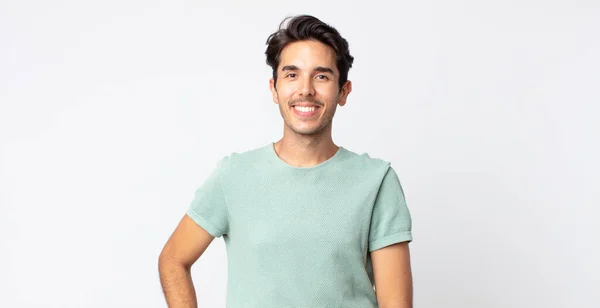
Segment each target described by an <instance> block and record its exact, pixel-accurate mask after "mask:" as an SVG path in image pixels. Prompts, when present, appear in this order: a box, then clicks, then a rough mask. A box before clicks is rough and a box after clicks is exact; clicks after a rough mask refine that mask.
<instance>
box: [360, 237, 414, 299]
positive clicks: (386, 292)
mask: <svg viewBox="0 0 600 308" xmlns="http://www.w3.org/2000/svg"><path fill="white" fill-rule="evenodd" d="M408 244H409V242H401V243H397V244H393V245H390V246H387V247H384V248H381V249H378V250H374V251H372V252H371V253H370V254H371V261H372V264H373V277H374V280H375V291H376V294H377V302H378V304H379V307H381V308H385V307H394V308H412V297H413V283H412V270H411V265H410V251H409V247H408Z"/></svg>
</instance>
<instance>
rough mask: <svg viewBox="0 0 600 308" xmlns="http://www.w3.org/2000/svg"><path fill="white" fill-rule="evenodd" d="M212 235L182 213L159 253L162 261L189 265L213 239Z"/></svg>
mask: <svg viewBox="0 0 600 308" xmlns="http://www.w3.org/2000/svg"><path fill="white" fill-rule="evenodd" d="M213 239H214V236H212V235H211V234H210V233H208V232H207V231H206V230H204V229H203V228H202V227H200V226H199V225H198V224H197V223H195V222H194V221H193V220H192V219H191V218H190V217H189V216H188V215H184V216H183V218H182V219H181V221H180V222H179V224H178V225H177V227H176V228H175V231H173V233H172V234H171V236H170V237H169V240H168V241H167V243H166V244H165V247H164V248H163V250H162V251H161V253H160V259H161V260H163V261H168V262H174V263H176V264H179V265H182V266H185V267H188V268H189V267H191V266H192V265H193V264H194V262H196V260H198V258H200V256H201V255H202V254H203V253H204V251H205V250H206V248H208V246H209V245H210V243H211V242H212V241H213Z"/></svg>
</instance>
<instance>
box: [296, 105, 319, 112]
mask: <svg viewBox="0 0 600 308" xmlns="http://www.w3.org/2000/svg"><path fill="white" fill-rule="evenodd" d="M294 108H296V110H298V111H300V112H313V111H315V109H316V107H314V106H312V107H304V106H294Z"/></svg>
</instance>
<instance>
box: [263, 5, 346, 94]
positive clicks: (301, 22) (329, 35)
mask: <svg viewBox="0 0 600 308" xmlns="http://www.w3.org/2000/svg"><path fill="white" fill-rule="evenodd" d="M286 22H287V24H286ZM286 26H287V27H286ZM304 40H316V41H319V42H321V43H323V44H325V45H328V46H330V47H331V48H333V50H335V54H336V65H337V68H338V71H339V72H340V79H339V82H338V84H339V87H340V90H341V88H342V86H343V85H344V84H345V83H346V81H347V80H348V71H349V70H350V68H351V67H352V63H353V62H354V57H352V56H351V55H350V51H349V49H348V42H347V41H346V39H344V38H343V37H342V36H341V35H340V33H339V32H338V31H337V30H336V29H335V28H333V27H332V26H329V25H327V24H326V23H324V22H322V21H321V20H319V19H318V18H316V17H314V16H310V15H299V16H295V17H287V18H285V19H284V20H283V21H282V22H281V24H279V30H277V31H276V32H274V33H273V34H271V35H270V36H269V38H268V39H267V50H266V51H265V55H266V56H267V64H268V65H269V66H271V68H272V69H273V79H274V80H275V82H277V68H278V67H279V61H280V55H281V51H282V50H283V48H284V47H285V46H287V45H288V44H290V43H293V42H297V41H304Z"/></svg>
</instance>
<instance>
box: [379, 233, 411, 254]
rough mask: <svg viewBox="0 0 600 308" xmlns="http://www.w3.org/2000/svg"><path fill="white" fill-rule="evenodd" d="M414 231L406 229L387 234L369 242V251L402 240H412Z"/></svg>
mask: <svg viewBox="0 0 600 308" xmlns="http://www.w3.org/2000/svg"><path fill="white" fill-rule="evenodd" d="M411 241H412V232H411V231H404V232H400V233H396V234H392V235H389V236H386V237H384V238H382V239H378V240H374V241H372V242H370V243H369V252H371V251H374V250H377V249H380V248H383V247H386V246H389V245H392V244H396V243H401V242H411Z"/></svg>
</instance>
